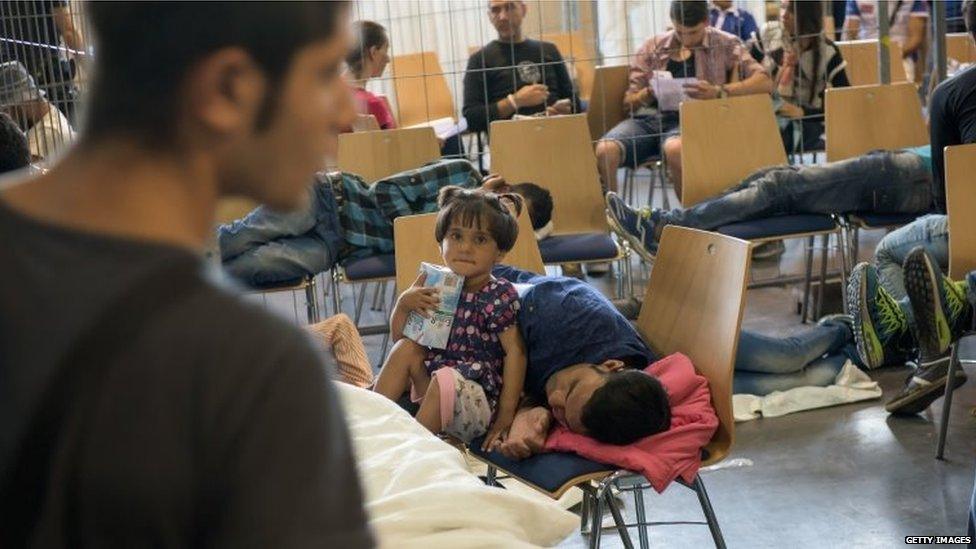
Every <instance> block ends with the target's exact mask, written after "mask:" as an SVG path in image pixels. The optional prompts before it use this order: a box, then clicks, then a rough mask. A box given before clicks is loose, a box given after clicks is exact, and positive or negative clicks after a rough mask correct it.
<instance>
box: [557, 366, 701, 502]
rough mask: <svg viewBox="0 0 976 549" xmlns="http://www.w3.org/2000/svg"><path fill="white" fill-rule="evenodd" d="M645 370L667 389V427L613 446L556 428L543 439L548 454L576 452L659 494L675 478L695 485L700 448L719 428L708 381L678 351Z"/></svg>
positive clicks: (699, 465)
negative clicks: (640, 478) (636, 477)
mask: <svg viewBox="0 0 976 549" xmlns="http://www.w3.org/2000/svg"><path fill="white" fill-rule="evenodd" d="M644 371H645V372H647V373H649V374H651V375H654V376H656V377H657V378H658V379H660V380H661V383H662V384H663V385H664V388H665V389H667V391H668V401H669V402H670V403H671V428H670V429H668V430H667V431H664V432H663V433H658V434H656V435H652V436H649V437H646V438H643V439H641V440H638V441H637V442H635V443H633V444H629V445H626V446H615V445H612V444H604V443H602V442H597V441H596V440H594V439H592V438H590V437H587V436H584V435H579V434H576V433H574V432H572V431H570V430H569V429H567V428H565V427H563V426H562V425H557V426H556V427H555V428H554V429H553V430H552V432H551V433H550V434H549V438H548V439H547V440H546V450H548V451H563V452H574V453H576V454H579V455H581V456H583V457H585V458H587V459H592V460H594V461H600V462H603V463H612V464H614V465H616V466H618V467H620V468H621V469H627V470H630V471H634V472H638V473H641V474H643V475H644V476H645V477H647V480H648V481H649V482H650V483H651V485H652V486H654V489H655V490H657V491H658V492H663V491H664V489H665V488H667V487H668V484H670V483H671V481H673V480H674V479H676V478H678V477H681V478H682V479H683V480H684V481H685V482H691V481H693V480H694V479H695V475H696V474H698V468H699V467H701V449H702V448H703V447H704V446H705V445H706V444H708V441H709V440H711V439H712V435H713V434H714V433H715V429H717V428H718V416H717V415H715V409H714V408H712V404H711V394H710V393H709V391H708V380H707V379H705V378H704V377H703V376H700V375H698V374H697V373H695V368H694V366H692V364H691V360H690V359H689V358H688V357H686V356H685V355H683V354H681V353H675V354H673V355H670V356H667V357H665V358H663V359H661V360H659V361H657V362H655V363H653V364H651V365H650V366H648V367H647V368H645V369H644Z"/></svg>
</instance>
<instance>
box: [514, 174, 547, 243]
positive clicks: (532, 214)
mask: <svg viewBox="0 0 976 549" xmlns="http://www.w3.org/2000/svg"><path fill="white" fill-rule="evenodd" d="M512 192H513V193H515V194H518V195H521V196H522V197H524V198H525V199H527V200H529V203H530V204H531V207H529V219H531V220H532V229H533V230H536V231H538V230H539V229H541V228H543V227H545V226H546V224H548V223H549V222H550V221H552V194H550V193H549V190H548V189H544V188H542V187H540V186H538V185H536V184H535V183H519V184H518V185H512Z"/></svg>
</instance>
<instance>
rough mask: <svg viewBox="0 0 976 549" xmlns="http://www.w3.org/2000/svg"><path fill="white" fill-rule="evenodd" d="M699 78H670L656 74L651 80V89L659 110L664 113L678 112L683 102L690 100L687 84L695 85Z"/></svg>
mask: <svg viewBox="0 0 976 549" xmlns="http://www.w3.org/2000/svg"><path fill="white" fill-rule="evenodd" d="M697 82H698V79H697V78H670V77H664V76H661V75H658V74H655V75H654V77H653V78H651V89H652V90H654V97H656V98H657V108H658V109H659V110H662V111H676V110H678V106H679V105H680V104H681V102H682V101H684V100H685V99H688V94H686V93H685V90H684V85H685V84H695V83H697Z"/></svg>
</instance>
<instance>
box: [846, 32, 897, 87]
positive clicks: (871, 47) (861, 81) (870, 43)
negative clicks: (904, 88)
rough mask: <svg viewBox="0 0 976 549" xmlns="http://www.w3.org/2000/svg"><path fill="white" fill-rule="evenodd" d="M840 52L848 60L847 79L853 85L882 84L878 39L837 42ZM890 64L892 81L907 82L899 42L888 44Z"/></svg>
mask: <svg viewBox="0 0 976 549" xmlns="http://www.w3.org/2000/svg"><path fill="white" fill-rule="evenodd" d="M837 48H838V49H839V50H840V54H841V55H842V56H844V61H847V68H846V69H845V70H846V72H847V79H848V80H849V81H850V82H851V85H852V86H868V85H872V84H880V83H881V80H880V77H879V75H878V48H879V46H878V41H877V40H850V41H847V42H837ZM888 61H889V63H888V66H889V67H891V81H892V82H907V81H908V78H907V77H906V76H905V65H903V64H902V62H901V46H900V45H899V44H898V43H897V42H890V43H889V45H888Z"/></svg>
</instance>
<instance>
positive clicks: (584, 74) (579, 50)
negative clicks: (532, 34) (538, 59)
mask: <svg viewBox="0 0 976 549" xmlns="http://www.w3.org/2000/svg"><path fill="white" fill-rule="evenodd" d="M542 39H543V40H545V41H546V42H552V43H553V44H555V45H556V49H557V50H559V54H560V55H562V57H563V59H564V60H565V61H566V68H567V70H569V73H570V76H573V73H575V78H576V82H577V84H578V85H579V96H580V98H582V99H589V98H590V97H591V94H592V90H593V75H594V72H595V71H596V59H597V57H596V51H595V50H594V49H593V44H592V43H591V42H590V41H589V40H586V39H585V38H584V37H583V33H581V32H580V31H572V32H560V33H548V34H543V35H542Z"/></svg>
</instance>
